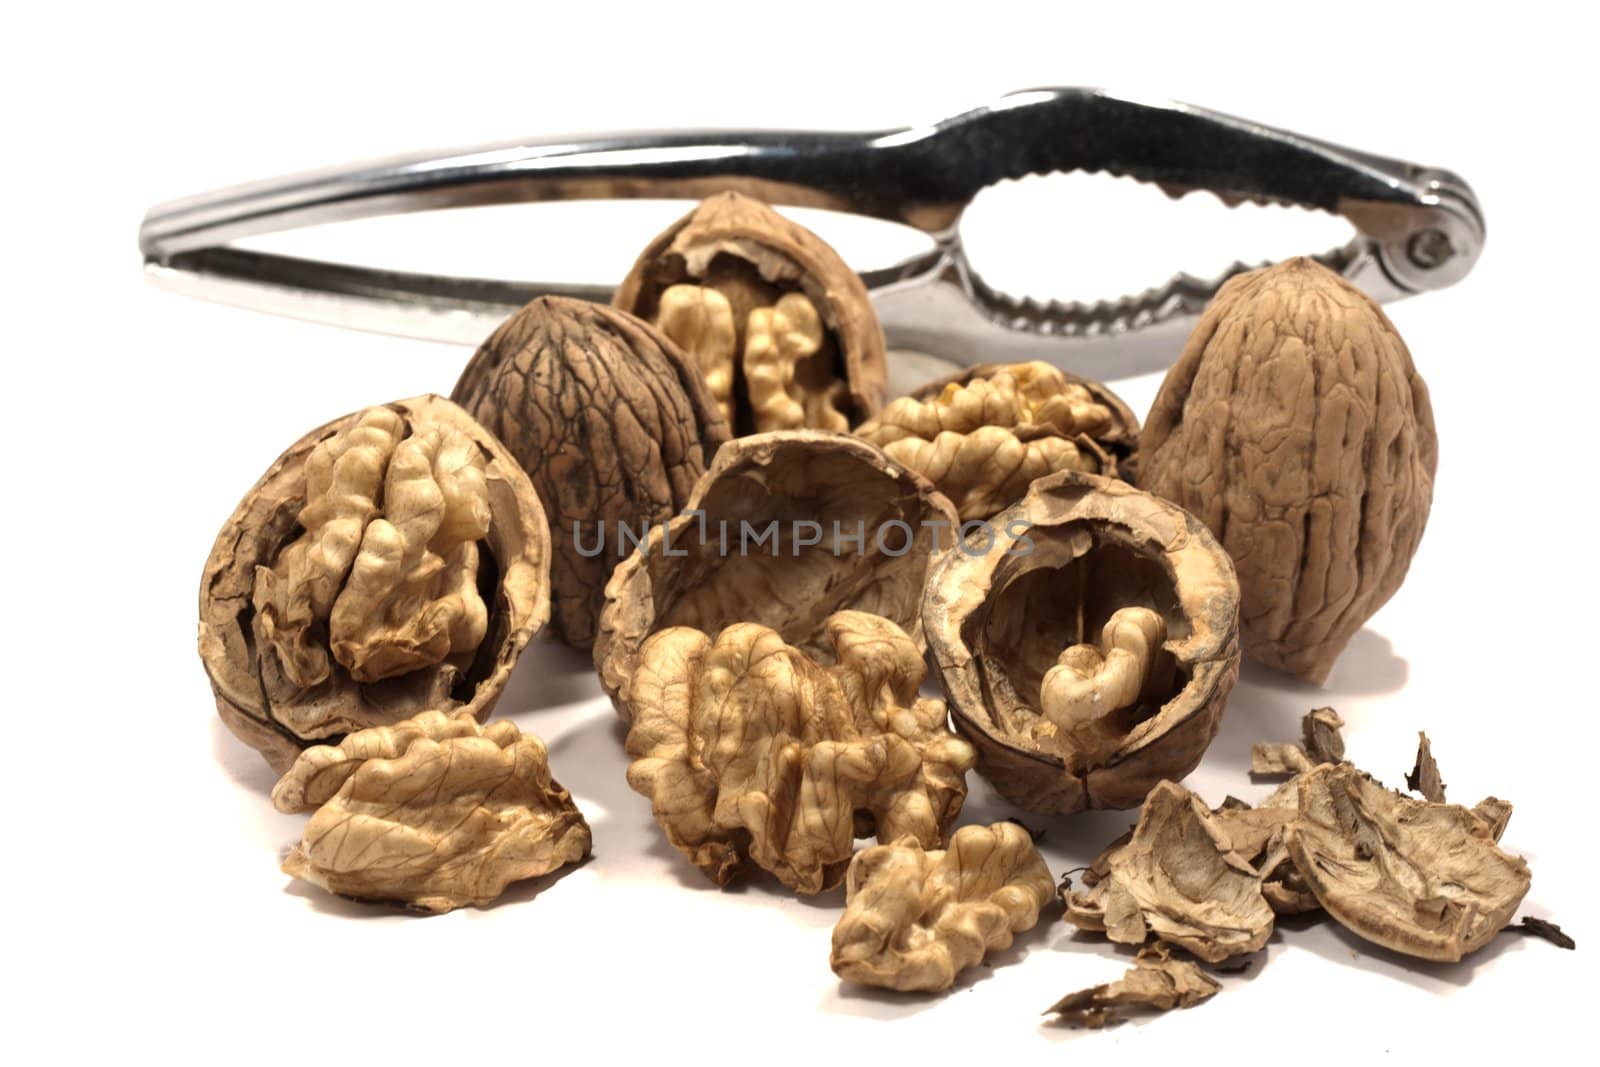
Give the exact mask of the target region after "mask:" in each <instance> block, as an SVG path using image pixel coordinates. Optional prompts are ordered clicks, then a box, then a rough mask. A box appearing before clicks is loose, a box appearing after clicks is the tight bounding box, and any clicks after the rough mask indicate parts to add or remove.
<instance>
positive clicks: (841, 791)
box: [627, 611, 972, 893]
mask: <svg viewBox="0 0 1600 1067" xmlns="http://www.w3.org/2000/svg"><path fill="white" fill-rule="evenodd" d="M824 629H825V631H826V633H827V639H828V642H829V644H830V646H831V651H832V654H831V655H830V656H829V657H828V658H827V660H825V661H824V660H821V659H820V658H817V659H814V658H813V657H811V656H809V655H807V654H806V653H804V652H802V651H801V650H799V649H797V648H794V647H793V646H791V645H788V644H786V643H785V642H784V640H783V638H782V637H781V636H780V635H779V634H778V633H777V632H775V631H773V630H770V629H768V628H767V627H765V626H760V625H757V624H754V623H741V624H738V625H735V626H730V627H728V628H727V629H725V630H723V631H722V632H721V633H720V634H719V635H718V636H717V638H716V640H715V641H713V640H712V639H711V638H710V637H708V636H707V635H706V634H704V633H702V632H701V631H699V630H696V629H692V628H689V627H673V628H670V629H666V630H662V631H661V632H659V633H657V634H655V635H653V636H652V637H651V638H650V640H648V641H647V642H645V645H644V648H643V649H642V650H641V652H640V655H639V668H638V673H637V674H636V675H635V676H634V679H633V685H632V692H633V704H634V718H633V725H632V728H631V729H630V730H629V731H628V738H627V750H628V754H629V755H630V756H632V757H633V763H632V764H631V765H630V766H629V767H628V784H629V785H630V786H632V787H633V789H634V791H635V792H637V793H640V794H642V795H643V796H646V797H649V798H650V801H651V805H652V808H653V810H654V812H655V818H656V821H657V822H658V823H660V824H661V828H662V829H663V830H664V831H665V832H666V835H667V840H668V841H670V842H671V843H672V845H673V847H674V848H676V849H678V850H679V851H680V852H682V853H683V854H684V855H685V856H687V857H689V859H690V860H691V861H692V862H693V863H694V864H695V866H697V867H699V868H700V869H701V870H702V871H704V872H705V874H706V876H707V877H709V878H710V879H711V880H712V881H714V882H716V883H717V884H718V885H726V884H727V883H728V881H729V880H730V879H732V878H733V876H734V875H735V874H736V873H737V872H738V871H739V869H740V868H741V867H744V866H746V865H754V866H757V867H760V868H762V869H764V870H767V871H770V872H771V873H772V874H774V875H775V876H777V878H778V879H779V880H780V881H781V882H783V884H784V885H786V886H789V887H790V888H791V889H794V890H795V891H796V892H800V893H819V892H821V891H823V890H825V889H829V888H832V887H833V886H835V885H837V884H838V882H839V880H840V879H841V878H842V877H843V876H844V873H845V867H846V865H847V864H848V863H849V862H850V856H851V852H852V850H853V849H854V847H855V839H856V838H857V837H867V836H876V837H877V838H878V839H879V840H880V841H895V840H898V839H900V838H902V837H905V838H909V839H910V840H912V841H915V842H916V843H918V844H920V845H922V846H923V847H925V848H935V847H938V846H940V845H941V844H943V842H944V836H945V833H946V830H947V829H948V827H949V826H950V824H951V822H953V821H954V820H955V817H956V815H957V814H959V812H960V810H961V803H962V801H963V800H964V799H965V798H966V794H967V786H966V777H965V775H966V771H967V769H968V768H969V767H971V766H972V748H971V746H970V745H968V744H967V743H966V742H965V741H963V740H961V739H960V738H959V737H957V736H955V735H954V734H952V733H951V732H950V731H949V728H948V726H947V725H946V721H945V707H944V702H943V701H940V700H934V699H919V698H918V697H917V688H918V686H919V685H921V683H922V680H923V677H924V676H925V675H926V673H927V666H926V664H925V663H924V662H923V659H922V655H921V653H919V652H918V650H917V647H916V646H915V645H914V644H912V642H911V639H910V638H908V637H907V636H906V635H905V633H904V632H903V631H902V630H901V629H900V628H899V627H898V626H896V625H895V624H894V623H892V622H890V621H889V620H887V619H882V618H879V617H877V616H875V615H868V614H866V613H865V612H859V611H845V612H840V613H838V614H836V615H833V616H831V617H830V618H829V619H828V620H827V621H826V623H825V625H824Z"/></svg>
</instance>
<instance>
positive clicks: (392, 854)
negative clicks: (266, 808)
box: [274, 719, 590, 912]
mask: <svg viewBox="0 0 1600 1067" xmlns="http://www.w3.org/2000/svg"><path fill="white" fill-rule="evenodd" d="M456 721H457V722H459V721H460V720H459V719H458V720H456ZM438 725H439V724H438V722H437V721H435V722H433V723H429V724H415V725H414V727H413V728H411V729H397V730H396V731H394V732H392V733H390V734H389V735H388V736H387V737H386V738H384V739H383V740H382V741H379V742H378V747H379V748H382V749H384V750H385V754H384V755H381V756H379V755H374V756H369V757H368V758H365V759H357V758H351V759H349V760H347V761H346V763H345V764H344V766H346V767H350V768H352V769H350V770H348V771H347V772H346V777H345V779H344V781H343V783H342V784H341V785H340V786H339V788H338V791H337V792H336V793H335V794H334V795H333V796H332V797H331V798H330V799H328V800H327V802H326V803H324V804H323V805H322V806H321V807H320V808H319V809H317V812H316V814H314V815H312V816H311V820H310V821H309V822H308V823H307V824H306V830H305V836H304V837H303V838H302V839H301V841H300V843H299V844H298V845H296V846H295V848H294V849H293V850H292V851H290V853H289V854H288V856H287V857H285V859H284V861H283V870H284V873H285V874H290V875H293V876H294V877H296V878H300V879H304V880H305V881H308V882H311V883H312V884H314V885H318V886H321V887H322V888H324V889H326V890H328V891H329V892H332V893H339V894H342V895H344V896H351V897H361V898H364V899H369V900H389V901H400V902H404V903H406V904H409V905H411V906H412V907H415V908H418V909H421V910H424V911H430V912H443V911H449V910H451V909H452V908H459V907H463V906H465V905H468V904H472V905H476V906H478V907H482V906H484V905H485V904H488V903H489V902H491V901H492V900H494V899H495V898H496V897H498V896H499V895H500V894H501V893H502V892H503V891H504V890H505V887H506V886H507V885H509V884H511V883H512V882H516V881H520V880H522V879H524V878H537V877H539V876H540V875H544V874H549V873H550V872H551V871H554V870H556V869H558V868H560V867H563V866H565V865H566V864H569V863H576V862H577V861H579V860H581V859H582V858H583V857H585V856H587V855H588V854H589V847H590V834H589V826H588V824H587V823H586V822H584V819H583V815H582V814H581V813H580V812H579V811H578V809H577V806H576V805H575V804H573V802H572V797H571V796H570V795H569V794H568V793H567V791H566V790H565V789H562V788H561V786H560V784H559V783H558V782H556V781H555V780H554V779H552V778H551V777H550V763H549V756H548V753H547V752H546V751H545V746H544V742H542V741H540V740H539V739H538V738H537V737H534V736H533V735H532V734H521V733H519V732H518V730H517V729H516V727H515V726H513V725H512V724H511V723H507V722H499V723H494V724H492V725H490V726H488V727H485V728H484V729H483V730H482V731H481V732H478V731H475V732H473V733H470V734H464V735H463V734H456V735H454V736H447V737H445V738H444V739H443V740H434V738H433V736H430V734H431V733H432V732H435V731H436V729H437V727H438ZM403 736H409V737H410V741H409V743H408V744H406V745H405V748H404V750H403V752H401V754H400V755H398V756H392V757H391V756H388V755H387V751H388V750H389V748H388V746H389V744H390V743H392V742H395V741H397V740H400V739H401V738H402V737H403ZM374 740H376V739H374ZM314 751H315V750H314ZM302 760H303V761H310V762H312V763H315V762H318V757H316V756H314V755H312V754H311V753H308V754H307V755H306V756H305V757H302ZM290 777H291V778H295V777H300V778H303V777H304V776H303V775H300V774H299V769H298V764H297V768H296V769H295V770H291V772H290ZM285 781H288V779H285ZM319 784H320V783H319ZM279 785H280V787H283V786H284V783H283V782H280V783H279ZM285 791H286V792H287V791H288V790H285ZM277 799H278V791H277V790H274V802H276V801H277Z"/></svg>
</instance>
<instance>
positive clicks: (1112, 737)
mask: <svg viewBox="0 0 1600 1067" xmlns="http://www.w3.org/2000/svg"><path fill="white" fill-rule="evenodd" d="M1237 604H1238V589H1237V586H1236V584H1235V582H1234V577H1233V567H1232V565H1231V564H1230V563H1229V561H1228V558H1227V555H1226V554H1225V553H1223V551H1222V550H1221V548H1220V547H1219V546H1218V545H1217V543H1216V541H1215V540H1214V539H1213V538H1212V537H1211V535H1210V533H1209V532H1207V530H1206V529H1205V527H1204V526H1202V525H1201V524H1200V523H1199V522H1198V521H1197V520H1195V519H1194V518H1193V517H1192V516H1190V515H1188V514H1186V513H1185V512H1183V511H1182V510H1180V509H1179V508H1177V507H1174V506H1173V505H1171V504H1169V503H1167V502H1165V501H1163V500H1158V499H1157V498H1155V497H1153V496H1150V495H1149V494H1147V493H1142V492H1140V491H1139V490H1137V489H1135V488H1133V487H1132V486H1130V485H1127V484H1126V483H1124V482H1120V481H1116V480H1114V479H1110V478H1104V477H1100V476H1096V475H1089V474H1080V473H1077V472H1074V471H1063V472H1060V473H1058V474H1055V475H1051V476H1049V477H1048V478H1044V479H1041V480H1039V481H1037V482H1035V483H1034V484H1033V487H1032V488H1031V489H1030V490H1029V492H1028V494H1027V496H1026V497H1024V498H1023V499H1022V500H1021V501H1019V502H1018V503H1017V504H1015V505H1013V506H1012V507H1010V508H1008V509H1007V510H1005V511H1003V512H1001V513H1000V514H999V515H998V516H996V517H995V518H994V519H992V520H991V521H990V523H989V526H988V528H987V529H986V530H982V531H978V532H976V533H974V534H973V535H972V536H970V537H969V538H968V539H967V541H966V542H965V543H964V545H963V547H962V548H961V549H959V550H957V551H955V552H951V553H949V554H948V555H947V556H946V557H945V558H944V560H943V561H942V562H941V563H940V564H939V565H938V566H937V567H936V568H935V569H934V571H933V572H932V573H931V574H930V575H929V579H928V586H927V592H926V594H925V596H924V602H923V625H924V626H925V628H926V632H927V637H928V644H929V647H930V649H931V650H932V652H933V662H934V668H935V670H936V671H937V673H938V676H939V679H940V682H941V684H942V685H943V686H944V690H945V693H946V694H947V695H948V697H949V699H950V703H951V711H952V713H953V714H954V717H955V723H956V727H957V729H958V730H960V731H961V733H962V734H964V735H965V736H966V737H968V738H969V739H970V740H971V741H972V743H973V744H974V745H975V746H976V747H977V750H978V770H979V773H981V774H982V775H983V776H984V777H985V778H987V779H988V780H989V781H990V782H992V783H993V784H994V786H995V788H996V789H998V790H999V791H1000V793H1001V794H1002V795H1003V796H1004V797H1005V798H1006V799H1008V800H1010V801H1011V802H1012V803H1014V804H1017V805H1018V806H1020V807H1023V808H1026V809H1028V810H1029V811H1035V812H1041V813H1045V814H1051V813H1071V812H1074V811H1079V810H1082V809H1084V808H1125V807H1135V806H1137V805H1138V804H1140V803H1141V802H1143V800H1144V798H1145V796H1146V794H1148V793H1149V791H1150V789H1151V788H1152V787H1153V786H1155V784H1156V783H1157V782H1159V781H1161V780H1162V779H1165V778H1171V779H1178V778H1181V777H1183V776H1184V775H1185V774H1187V773H1188V772H1189V771H1191V770H1193V769H1194V767H1195V765H1196V764H1197V763H1198V762H1199V760H1200V756H1201V754H1202V753H1203V752H1204V751H1205V748H1206V746H1207V745H1208V744H1209V743H1210V742H1211V739H1212V737H1213V736H1215V734H1216V731H1217V726H1218V724H1219V722H1220V719H1221V715H1222V709H1223V705H1224V703H1225V702H1226V699H1227V695H1228V692H1229V690H1231V689H1232V688H1233V683H1234V681H1235V679H1236V678H1237V676H1238V669H1239V646H1238V637H1237V625H1238V624H1237Z"/></svg>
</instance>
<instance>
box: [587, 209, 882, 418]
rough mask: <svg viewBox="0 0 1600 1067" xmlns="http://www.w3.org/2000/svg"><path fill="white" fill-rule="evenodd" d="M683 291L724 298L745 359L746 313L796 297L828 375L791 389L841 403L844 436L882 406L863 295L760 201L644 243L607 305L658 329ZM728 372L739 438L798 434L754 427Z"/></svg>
mask: <svg viewBox="0 0 1600 1067" xmlns="http://www.w3.org/2000/svg"><path fill="white" fill-rule="evenodd" d="M680 285H692V286H701V287H706V288H709V289H715V290H717V292H718V293H719V294H720V295H721V296H722V297H725V298H726V300H727V304H728V311H729V312H731V319H730V321H731V324H732V328H733V330H734V331H735V332H736V334H737V339H736V340H735V341H733V345H734V350H735V351H736V352H739V353H743V352H745V351H746V346H745V340H746V336H747V334H746V330H747V327H746V324H747V322H748V321H749V316H750V313H751V312H752V311H754V310H757V309H761V308H769V307H772V306H773V305H776V304H777V303H778V301H779V300H780V298H781V297H782V296H784V295H785V294H791V293H794V294H800V295H801V296H803V297H805V298H806V300H807V301H809V303H810V305H811V307H812V308H813V310H814V311H815V313H816V315H817V316H818V317H819V318H820V320H821V326H822V332H823V348H822V350H821V351H820V352H819V353H817V355H816V356H815V357H814V358H815V359H817V360H821V361H822V362H823V363H824V364H825V366H823V367H820V368H818V373H817V374H816V375H814V376H808V375H807V373H806V370H805V368H801V369H800V370H799V371H798V372H797V373H796V374H795V379H796V380H795V381H794V382H792V383H791V389H792V390H795V391H799V392H809V393H810V394H812V396H811V397H810V398H809V399H812V400H818V401H823V400H828V399H829V398H828V397H825V396H822V395H820V394H824V393H828V394H835V393H836V394H838V395H837V396H835V397H833V398H832V400H833V402H832V403H831V405H829V406H830V410H836V411H837V413H838V414H839V415H842V416H843V418H844V421H845V422H846V423H847V424H848V426H856V425H859V424H860V423H861V422H862V421H864V420H865V419H867V418H869V417H871V416H872V415H873V414H875V413H876V412H877V410H878V408H879V407H881V406H882V404H883V395H884V388H885V383H886V381H887V379H888V363H887V361H886V357H885V346H884V339H883V329H882V328H881V327H880V326H879V325H878V318H877V314H876V313H875V312H874V311H873V308H872V301H871V298H870V297H869V296H868V294H867V289H866V286H865V285H863V284H862V282H861V279H860V277H859V276H857V274H856V273H855V271H853V270H851V269H850V267H849V265H848V264H846V263H845V261H844V260H843V259H841V258H840V257H839V254H838V253H837V252H835V251H834V250H833V249H832V248H831V247H829V246H828V244H827V243H826V242H824V241H823V240H822V238H820V237H818V236H817V235H816V234H814V233H812V232H811V231H810V230H808V229H806V228H805V227H803V226H801V225H799V224H798V223H795V222H793V221H791V220H789V219H787V218H785V217H784V216H782V215H780V214H778V212H776V211H774V210H773V209H772V208H771V207H769V206H768V205H767V204H765V203H763V202H762V201H760V200H756V199H753V198H751V197H748V196H744V195H742V194H740V193H733V192H726V193H718V194H717V195H715V196H711V197H708V198H706V199H705V200H703V201H701V203H700V204H699V206H697V207H696V208H695V209H694V210H693V211H691V212H690V213H689V214H688V215H686V216H684V217H683V218H681V219H679V220H678V221H677V222H675V223H673V224H672V225H671V226H669V227H668V228H667V229H666V230H665V231H663V232H662V233H661V234H660V235H658V236H657V237H656V238H655V239H654V240H653V241H651V242H650V244H649V245H648V246H647V247H646V248H645V250H644V252H642V253H641V254H640V256H639V258H638V260H637V261H636V262H635V263H634V265H633V269H632V270H631V271H629V272H628V276H627V277H626V278H625V279H623V281H622V284H621V285H620V286H619V287H618V288H617V292H616V296H615V297H614V299H613V301H612V303H614V304H615V305H616V306H617V307H619V308H622V309H624V310H625V311H630V312H632V313H633V314H635V315H638V316H639V317H640V318H642V319H645V320H647V321H649V322H658V321H659V319H660V315H661V310H662V295H663V294H664V293H665V292H666V291H667V290H668V289H670V288H672V287H673V286H680ZM685 347H692V346H688V345H686V346H685ZM729 369H730V370H731V375H732V381H731V389H732V396H731V406H732V411H733V413H734V415H733V419H732V423H733V432H734V433H735V435H743V434H748V433H752V432H757V431H761V430H767V429H772V430H776V429H790V428H801V424H790V425H787V426H778V425H766V426H764V425H758V424H757V422H756V421H755V419H756V411H755V410H754V408H753V406H752V398H751V395H750V389H749V385H750V383H749V382H748V381H747V380H746V375H745V374H744V373H743V368H742V367H741V366H739V365H738V364H737V362H735V364H734V365H733V366H731V367H730V368H729ZM808 377H809V380H807V379H808ZM757 406H759V400H758V401H757ZM808 406H809V405H808ZM803 425H804V427H809V428H827V429H846V428H848V427H847V426H843V425H841V426H828V425H826V424H825V423H823V422H819V421H817V420H816V418H815V417H814V413H810V412H808V417H807V421H805V422H804V423H803Z"/></svg>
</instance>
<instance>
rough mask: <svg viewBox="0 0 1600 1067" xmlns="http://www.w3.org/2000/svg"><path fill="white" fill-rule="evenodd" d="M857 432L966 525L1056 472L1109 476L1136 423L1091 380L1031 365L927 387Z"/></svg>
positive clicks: (974, 372)
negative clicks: (934, 489) (928, 486)
mask: <svg viewBox="0 0 1600 1067" xmlns="http://www.w3.org/2000/svg"><path fill="white" fill-rule="evenodd" d="M856 432H857V433H858V434H860V435H861V436H862V437H864V438H866V439H867V440H869V441H871V442H872V443H873V444H875V445H878V446H880V447H881V448H883V450H884V451H885V452H887V453H889V456H890V457H891V458H893V459H896V460H898V461H900V462H901V463H904V464H905V465H906V466H908V467H910V468H911V469H912V470H914V471H916V472H918V473H919V474H921V475H923V476H924V477H926V478H927V479H928V480H929V481H931V482H933V484H934V485H936V486H938V487H939V491H940V492H942V493H944V494H945V495H946V496H948V497H949V498H950V500H951V501H952V502H953V503H954V504H955V506H956V511H957V512H958V513H960V515H961V518H962V519H963V520H968V519H987V518H989V517H990V516H992V515H994V514H995V513H996V512H999V511H1001V510H1002V509H1004V508H1006V507H1008V506H1010V505H1011V504H1014V503H1016V501H1018V500H1019V499H1021V498H1022V494H1023V493H1025V492H1027V490H1028V486H1029V485H1030V484H1031V483H1032V482H1033V481H1034V480H1036V479H1038V478H1042V477H1044V476H1045V475H1047V474H1053V473H1055V472H1056V471H1060V470H1075V471H1084V472H1086V473H1089V474H1106V475H1113V476H1115V475H1116V474H1117V471H1118V464H1119V463H1120V462H1122V461H1125V460H1127V458H1128V457H1129V456H1131V455H1132V453H1133V447H1134V443H1135V441H1136V440H1137V438H1138V435H1139V422H1138V420H1137V419H1136V418H1135V417H1134V415H1133V412H1132V411H1131V410H1129V408H1128V405H1127V404H1125V403H1123V402H1122V400H1121V399H1120V398H1119V397H1117V395H1116V394H1115V393H1113V392H1111V390H1109V389H1107V388H1106V387H1105V386H1103V385H1101V384H1099V383H1098V382H1091V381H1088V380H1086V379H1082V378H1077V377H1074V376H1073V375H1070V374H1067V373H1066V372H1065V371H1061V370H1058V369H1056V368H1055V367H1052V366H1051V365H1050V364H1048V363H1040V362H1033V363H1011V364H998V365H997V364H987V365H984V366H980V367H973V368H970V369H968V370H967V371H965V372H964V373H962V374H960V375H958V376H955V377H952V378H947V379H943V380H941V381H936V382H931V383H929V384H928V385H925V386H923V387H921V388H920V389H918V390H917V391H916V392H915V393H913V394H912V395H911V396H906V397H900V398H899V399H897V400H893V401H890V403H889V405H888V406H887V407H885V408H884V409H883V410H882V411H880V412H879V413H878V414H877V415H876V416H874V417H873V418H872V419H870V420H868V421H867V422H866V423H865V424H864V425H863V426H861V428H860V429H858V430H857V431H856Z"/></svg>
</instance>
